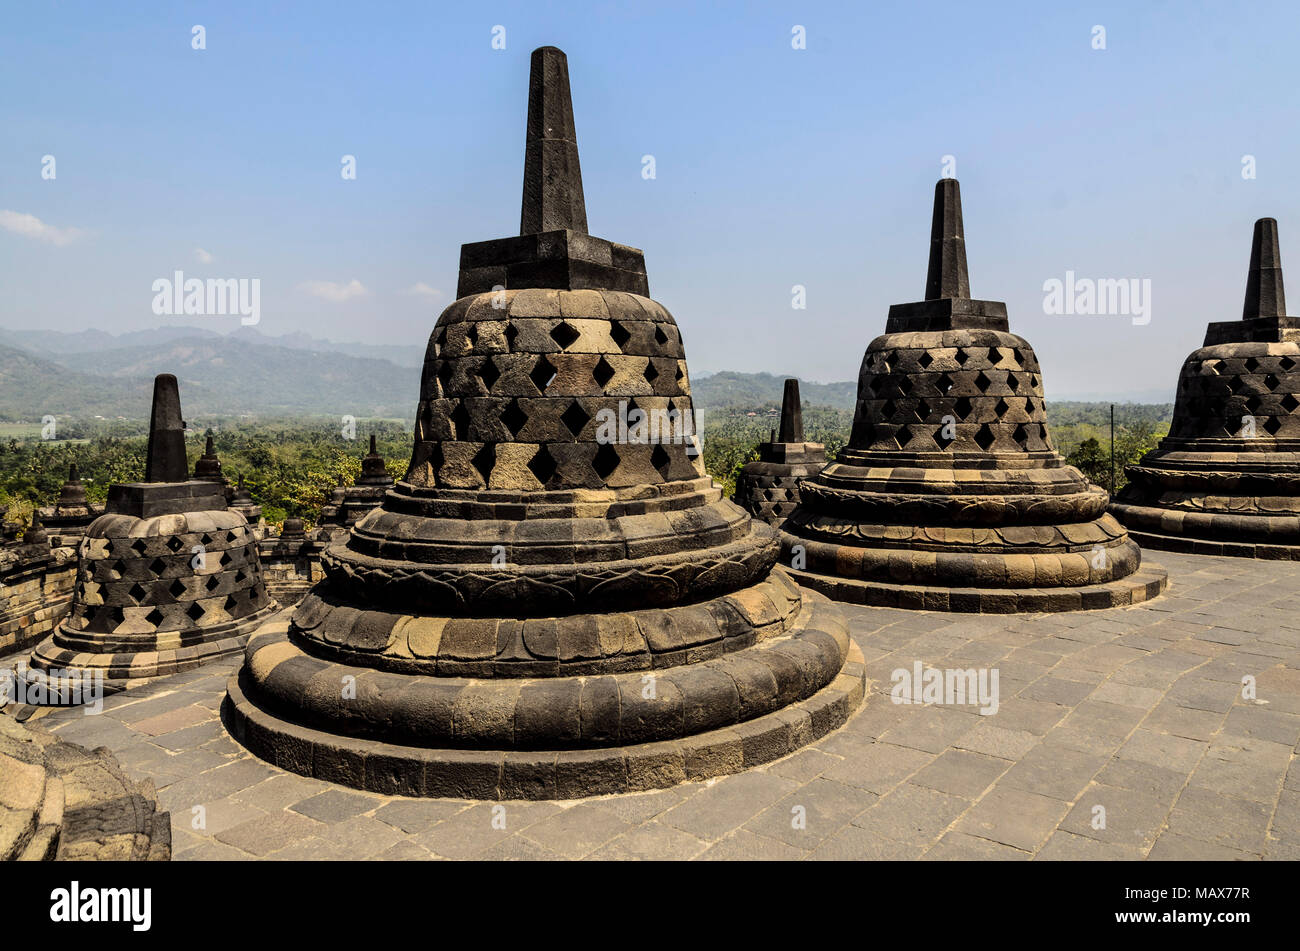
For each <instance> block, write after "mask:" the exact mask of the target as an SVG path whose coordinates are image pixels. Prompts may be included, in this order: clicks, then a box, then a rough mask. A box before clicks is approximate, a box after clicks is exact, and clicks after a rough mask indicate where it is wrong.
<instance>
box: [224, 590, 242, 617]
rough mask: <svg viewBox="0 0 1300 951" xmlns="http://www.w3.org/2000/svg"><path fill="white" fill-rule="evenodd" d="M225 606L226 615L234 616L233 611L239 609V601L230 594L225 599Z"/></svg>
mask: <svg viewBox="0 0 1300 951" xmlns="http://www.w3.org/2000/svg"><path fill="white" fill-rule="evenodd" d="M225 606H226V613H227V614H234V613H235V610H236V609H237V608H238V607H239V599H238V598H237V597H235V596H234V595H233V594H232V595H230V596H228V597H227V598H226V605H225Z"/></svg>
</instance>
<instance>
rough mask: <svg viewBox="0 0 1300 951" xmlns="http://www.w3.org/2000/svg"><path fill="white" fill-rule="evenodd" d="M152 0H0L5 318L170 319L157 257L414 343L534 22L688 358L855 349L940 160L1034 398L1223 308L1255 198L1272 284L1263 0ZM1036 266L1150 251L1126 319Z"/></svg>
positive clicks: (1285, 97)
mask: <svg viewBox="0 0 1300 951" xmlns="http://www.w3.org/2000/svg"><path fill="white" fill-rule="evenodd" d="M148 6H150V5H147V4H120V5H119V4H107V3H102V2H93V3H59V4H57V5H56V4H52V3H51V4H45V3H31V4H21V5H19V4H14V5H11V6H10V7H9V8H8V10H7V11H6V14H5V20H6V23H5V29H4V31H3V33H0V88H3V89H5V90H6V95H4V96H3V97H0V129H3V134H2V135H0V286H2V287H3V292H0V326H4V327H9V328H31V327H48V328H51V329H57V330H80V329H85V328H88V327H99V328H102V329H104V330H108V331H111V332H121V331H124V330H140V329H145V328H150V327H154V326H157V325H159V324H160V323H163V322H165V321H173V320H175V318H166V317H163V318H160V317H157V316H155V315H154V314H153V312H152V310H151V302H152V300H153V291H152V289H151V285H152V283H153V281H154V280H155V279H157V278H160V277H170V276H171V274H172V272H174V271H175V270H178V269H179V270H182V271H184V272H185V274H186V276H188V277H200V278H208V277H220V278H230V277H234V278H259V279H260V281H261V287H262V301H261V309H262V318H261V323H260V326H259V329H260V330H262V331H263V332H265V333H268V334H272V335H276V334H281V333H286V332H290V331H305V332H308V333H311V334H314V335H317V336H323V337H329V338H332V339H335V340H344V341H361V340H364V341H371V342H383V343H396V342H410V343H415V344H419V345H423V344H424V343H425V341H426V340H427V338H428V335H429V331H430V330H431V328H432V327H433V324H434V321H435V320H436V317H437V314H438V313H439V312H440V311H441V309H442V308H443V307H445V306H446V305H447V304H448V303H450V301H451V299H452V297H453V295H454V293H455V284H456V267H457V261H458V257H459V246H460V244H461V243H462V242H466V241H479V240H484V239H488V238H496V237H503V236H506V235H510V234H515V233H517V230H518V222H519V199H520V185H521V180H522V175H523V143H524V115H525V111H526V106H527V101H526V100H527V95H526V94H527V76H528V59H529V53H530V51H531V50H532V49H533V48H534V47H537V46H541V45H545V44H553V45H556V46H559V47H561V48H562V49H564V50H565V51H566V52H567V53H568V56H569V68H570V76H571V79H572V85H573V97H574V107H575V112H576V122H577V129H578V145H579V149H580V151H581V156H582V169H583V173H584V180H585V184H586V198H587V211H588V219H589V223H590V226H591V231H592V233H593V234H596V235H599V236H601V237H605V238H609V239H611V240H614V241H619V242H623V243H626V244H632V245H635V246H638V247H641V248H643V249H644V250H645V253H646V263H647V266H648V270H649V275H650V290H651V293H652V294H653V296H654V297H655V298H656V299H658V300H659V301H661V302H662V303H663V304H664V305H665V306H667V307H668V308H669V309H670V310H671V311H672V312H673V314H674V315H675V316H676V318H677V321H678V323H679V324H680V326H681V328H682V332H683V337H684V339H685V342H686V351H687V357H688V359H689V361H690V365H691V368H692V370H693V372H694V373H696V374H697V375H698V374H701V373H704V372H711V371H714V370H719V369H733V370H744V371H757V370H767V371H771V372H774V373H797V374H799V375H801V376H804V377H806V378H809V379H814V380H822V381H831V380H843V379H851V378H855V377H856V375H857V371H858V365H859V363H860V361H861V358H862V352H863V350H864V348H865V347H866V345H867V343H868V341H869V340H870V339H871V338H872V337H874V336H876V335H877V334H879V333H881V332H882V331H883V328H884V321H885V314H886V311H887V310H888V307H889V305H890V304H891V303H898V302H905V301H912V300H917V299H919V298H920V297H921V296H922V295H923V291H924V282H925V268H926V257H927V249H928V230H929V218H930V203H931V200H932V193H933V186H934V182H935V181H936V180H937V179H938V178H939V177H940V174H941V172H942V171H943V166H942V163H943V160H944V156H953V157H955V163H956V167H955V172H956V177H957V178H958V179H960V181H961V183H962V194H963V198H964V202H965V221H966V237H967V243H968V248H969V259H970V275H971V288H972V292H973V294H974V296H976V297H982V298H990V299H994V300H1005V301H1006V302H1007V305H1008V308H1009V312H1010V316H1011V326H1012V329H1013V330H1014V331H1016V332H1018V333H1020V334H1021V335H1023V336H1025V337H1026V338H1028V339H1029V341H1030V342H1031V343H1032V344H1033V345H1034V347H1035V349H1036V351H1037V352H1038V355H1039V359H1040V361H1041V363H1042V365H1043V368H1044V373H1045V378H1046V382H1047V388H1048V396H1049V397H1056V398H1062V397H1066V396H1075V395H1094V396H1098V397H1105V396H1111V397H1116V398H1122V397H1124V396H1127V395H1144V394H1154V393H1159V392H1166V393H1168V394H1169V395H1170V396H1172V392H1173V387H1174V383H1175V380H1176V377H1177V373H1178V368H1179V365H1180V363H1181V361H1182V359H1183V357H1184V356H1186V354H1187V353H1188V352H1189V351H1191V350H1192V349H1194V348H1195V347H1197V346H1199V345H1200V342H1201V338H1202V336H1203V334H1204V326H1205V323H1206V322H1207V321H1209V320H1228V319H1235V318H1238V317H1240V315H1241V304H1242V295H1243V291H1244V285H1245V277H1246V266H1247V262H1248V257H1249V250H1250V247H1249V246H1250V236H1251V226H1252V223H1253V222H1254V220H1255V219H1256V218H1258V217H1262V216H1271V217H1275V218H1277V219H1278V220H1279V222H1280V230H1281V240H1282V249H1283V255H1284V260H1286V261H1288V263H1289V262H1294V267H1295V270H1294V271H1293V273H1294V274H1296V275H1297V277H1296V278H1294V280H1295V281H1297V282H1300V189H1298V188H1297V187H1296V177H1295V174H1294V173H1295V169H1296V166H1297V164H1298V163H1300V121H1297V120H1298V119H1300V108H1297V107H1298V106H1300V82H1297V79H1296V75H1295V65H1294V51H1295V45H1296V41H1297V38H1298V37H1300V29H1298V28H1300V5H1297V4H1295V3H1294V2H1289V3H1277V4H1271V3H1251V4H1248V5H1247V4H1241V5H1228V4H1203V3H1147V2H1143V3H1140V4H1107V3H1086V4H1084V3H1080V4H1056V3H1042V2H1032V3H1025V4H984V3H970V2H961V3H951V4H949V3H935V2H927V3H918V4H906V5H905V4H889V5H884V4H863V3H843V4H832V3H774V4H759V3H743V4H742V3H736V4H723V3H718V4H699V5H695V4H673V3H665V2H655V3H579V2H574V3H553V4H550V3H540V2H536V0H533V2H527V3H465V4H456V5H455V6H454V7H453V6H452V5H450V4H446V5H444V4H435V3H409V4H389V3H375V2H365V3H354V2H349V3H327V2H320V3H310V4H308V3H304V4H300V5H282V4H274V5H272V4H266V3H263V2H255V3H254V2H250V3H242V2H222V3H216V4H210V3H177V4H155V5H152V7H153V12H144V10H145V8H146V7H148ZM195 25H202V26H203V27H204V31H205V42H206V49H203V50H195V49H193V48H192V27H193V26H195ZM496 26H502V27H504V28H505V45H506V48H505V49H504V50H498V49H494V48H493V42H492V41H493V35H494V34H493V28H494V27H496ZM795 26H802V27H803V28H804V32H805V35H806V49H798V50H797V49H793V48H792V39H793V34H792V30H793V28H794V27H795ZM1097 26H1102V27H1104V29H1105V46H1106V48H1105V49H1104V50H1103V49H1094V48H1093V47H1094V43H1095V40H1094V34H1095V31H1094V27H1097ZM46 155H52V156H54V159H55V172H56V177H55V178H53V179H47V178H43V177H42V168H43V167H45V166H43V157H44V156H46ZM344 155H353V156H355V158H356V171H357V174H356V178H355V180H344V179H343V178H342V176H341V175H340V169H341V167H342V166H341V161H342V157H343V156H344ZM646 155H652V156H654V163H655V174H656V177H654V178H653V179H646V178H644V177H643V175H642V169H643V162H642V158H643V156H646ZM1243 156H1253V157H1254V168H1255V176H1256V177H1254V178H1253V179H1248V178H1243V174H1242V170H1243ZM46 164H47V165H48V163H46ZM1067 270H1070V271H1073V272H1074V273H1075V275H1076V276H1077V277H1079V278H1092V279H1101V278H1105V279H1120V278H1124V279H1130V278H1135V279H1138V280H1149V281H1150V287H1151V314H1150V323H1148V324H1146V325H1141V326H1137V325H1134V323H1133V320H1132V319H1131V318H1130V317H1124V316H1106V317H1101V316H1049V315H1046V314H1045V313H1044V305H1043V299H1044V296H1045V294H1044V290H1043V285H1044V282H1045V281H1048V280H1050V279H1052V278H1056V279H1059V280H1064V279H1065V276H1066V271H1067ZM796 284H798V285H803V286H804V287H805V288H806V295H807V308H806V309H805V310H796V309H794V308H792V306H791V298H792V292H791V288H792V287H793V286H794V285H796ZM1295 286H1296V288H1297V289H1296V291H1295V292H1294V293H1295V294H1297V295H1300V283H1297V284H1296V285H1295ZM1295 309H1296V308H1295V306H1294V305H1293V310H1295ZM191 320H193V321H194V322H196V323H200V324H202V325H203V326H207V327H209V328H211V329H216V330H221V331H226V330H232V329H234V328H235V327H237V326H238V318H234V317H227V318H200V319H194V318H191ZM414 397H415V394H412V399H414Z"/></svg>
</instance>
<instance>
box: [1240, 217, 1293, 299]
mask: <svg viewBox="0 0 1300 951" xmlns="http://www.w3.org/2000/svg"><path fill="white" fill-rule="evenodd" d="M1241 316H1242V318H1243V319H1244V320H1250V319H1251V318H1252V317H1285V316H1286V294H1285V292H1284V291H1283V289H1282V251H1281V248H1280V246H1279V244H1278V239H1277V219H1276V218H1260V219H1259V220H1258V221H1256V222H1255V238H1254V240H1253V241H1252V242H1251V245H1250V273H1249V275H1248V276H1247V277H1246V305H1245V307H1244V308H1243V309H1242V314H1241Z"/></svg>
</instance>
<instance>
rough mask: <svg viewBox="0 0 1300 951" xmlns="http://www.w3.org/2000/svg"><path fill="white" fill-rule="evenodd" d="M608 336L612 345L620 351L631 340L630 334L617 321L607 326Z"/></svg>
mask: <svg viewBox="0 0 1300 951" xmlns="http://www.w3.org/2000/svg"><path fill="white" fill-rule="evenodd" d="M609 336H610V339H611V340H613V341H614V345H615V346H616V347H618V349H620V350H622V349H623V347H624V345H626V344H627V342H628V341H629V340H631V339H632V332H631V331H630V330H628V329H627V328H626V327H624V326H623V325H622V324H621V323H619V322H618V321H617V320H612V321H610V324H609Z"/></svg>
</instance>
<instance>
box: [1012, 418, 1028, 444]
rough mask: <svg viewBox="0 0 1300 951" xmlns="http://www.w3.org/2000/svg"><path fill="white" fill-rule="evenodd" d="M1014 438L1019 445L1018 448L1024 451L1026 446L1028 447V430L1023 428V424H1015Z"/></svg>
mask: <svg viewBox="0 0 1300 951" xmlns="http://www.w3.org/2000/svg"><path fill="white" fill-rule="evenodd" d="M1014 438H1015V440H1016V442H1017V443H1019V444H1020V448H1021V449H1025V448H1027V447H1028V445H1029V430H1028V429H1027V428H1025V424H1024V423H1017V424H1016V431H1015V435H1014Z"/></svg>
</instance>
